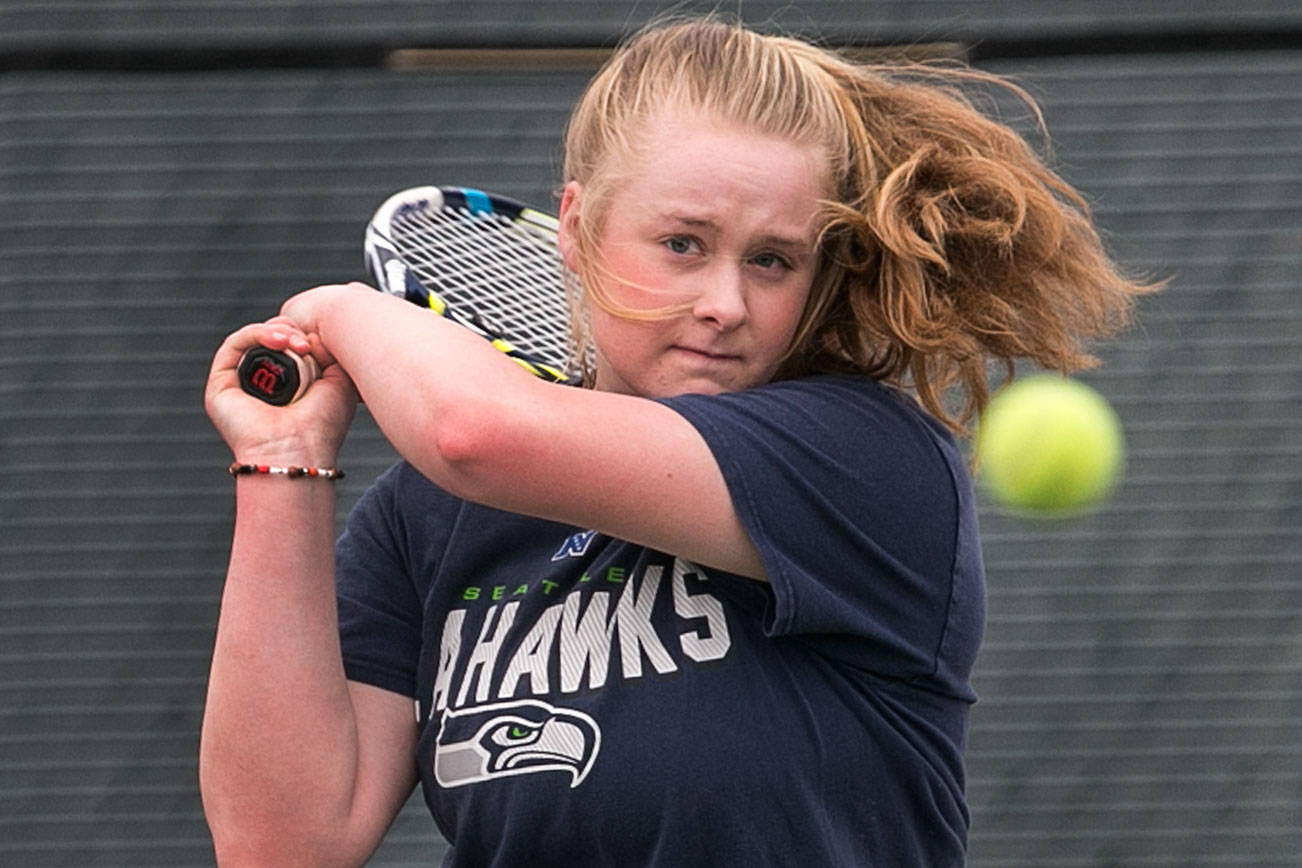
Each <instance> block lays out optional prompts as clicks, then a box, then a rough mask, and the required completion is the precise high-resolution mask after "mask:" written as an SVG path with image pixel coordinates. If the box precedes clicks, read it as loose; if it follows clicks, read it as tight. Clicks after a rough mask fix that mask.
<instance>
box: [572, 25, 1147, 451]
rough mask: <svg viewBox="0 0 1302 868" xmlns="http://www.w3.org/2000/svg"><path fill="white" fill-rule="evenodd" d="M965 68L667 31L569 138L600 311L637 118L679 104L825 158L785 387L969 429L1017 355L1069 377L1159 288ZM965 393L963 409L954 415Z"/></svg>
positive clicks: (586, 102) (649, 37)
mask: <svg viewBox="0 0 1302 868" xmlns="http://www.w3.org/2000/svg"><path fill="white" fill-rule="evenodd" d="M970 83H976V84H985V85H994V86H997V87H1000V88H1004V89H1006V90H1008V91H1011V92H1012V93H1014V94H1015V95H1016V96H1017V97H1019V98H1020V99H1021V100H1023V101H1024V102H1025V103H1026V104H1027V105H1028V106H1030V107H1031V109H1032V110H1033V111H1034V114H1035V117H1036V118H1037V120H1038V119H1039V112H1038V109H1037V108H1036V107H1035V103H1034V101H1033V100H1032V99H1031V98H1030V97H1029V95H1027V94H1026V93H1025V92H1024V91H1023V90H1021V89H1020V88H1018V87H1017V86H1016V85H1013V84H1011V83H1009V82H1006V81H1004V80H1003V79H1000V78H998V77H996V76H993V75H989V74H986V73H982V72H979V71H975V70H971V69H960V68H938V67H932V66H920V65H912V66H907V67H905V66H884V65H861V64H856V63H853V62H851V61H849V60H846V59H845V58H842V57H840V56H839V55H837V54H835V53H832V52H830V51H827V50H824V49H821V48H819V47H816V46H814V45H811V44H809V43H807V42H804V41H801V40H798V39H792V38H788V37H782V36H768V35H762V34H758V33H755V32H753V31H751V30H747V29H745V28H744V27H741V26H740V25H736V24H732V23H728V22H725V21H722V20H720V19H718V18H714V17H709V18H702V19H693V20H688V21H678V22H673V23H668V24H660V25H654V26H652V27H650V28H648V29H646V30H644V31H642V32H641V33H639V34H637V35H636V36H634V37H633V38H632V39H631V40H630V41H629V42H627V43H626V44H625V45H623V46H622V47H621V48H620V50H618V51H617V52H616V53H615V55H614V56H613V57H612V58H611V59H610V60H609V61H608V62H607V64H606V65H605V66H604V67H603V68H602V69H601V71H600V72H599V73H598V74H597V76H596V77H595V78H594V79H593V80H592V82H591V83H590V84H589V86H588V89H587V90H586V91H585V93H584V95H583V97H582V98H581V99H580V101H579V103H578V105H577V106H576V108H575V110H574V113H573V115H572V116H571V119H570V123H569V126H568V129H567V132H566V138H565V164H564V179H565V180H566V181H578V182H580V183H581V184H582V185H583V187H584V195H583V197H582V201H581V203H580V209H579V214H578V220H577V227H578V231H577V237H576V239H575V241H576V254H577V257H578V260H579V263H580V265H579V272H580V273H579V278H580V280H581V281H582V283H583V288H584V289H586V290H587V298H588V299H589V300H591V301H592V302H593V303H596V304H598V305H601V306H602V307H605V308H606V309H608V310H611V311H612V312H614V313H617V314H628V313H629V312H625V311H620V310H618V309H617V308H616V307H615V306H614V305H613V304H612V303H611V302H610V300H609V299H608V298H606V297H605V296H604V294H603V293H602V291H601V288H600V287H601V284H602V281H601V280H600V279H599V271H600V257H599V255H598V252H599V248H598V245H597V243H596V239H597V236H598V234H599V232H600V229H601V226H602V221H603V219H604V216H605V207H606V204H607V203H608V201H609V198H610V192H611V189H612V188H613V186H614V185H615V184H617V183H618V180H619V179H618V168H619V166H620V165H621V164H622V161H624V160H625V159H626V158H627V157H628V156H629V155H630V154H634V153H636V148H637V145H638V136H639V134H640V132H641V130H642V129H644V124H645V123H647V121H648V119H649V118H650V117H651V116H652V115H653V114H654V113H655V112H656V111H657V110H660V109H662V108H664V107H666V106H669V107H685V108H691V109H695V110H699V111H701V112H702V113H705V114H709V115H712V116H715V117H718V118H720V119H723V120H727V121H732V122H737V123H740V124H743V125H746V126H750V127H752V128H754V129H756V130H757V131H761V132H764V133H768V134H772V135H777V136H782V137H786V138H788V139H790V140H792V141H795V142H799V143H802V144H809V145H813V146H815V147H817V148H819V149H820V150H821V152H822V153H823V154H825V155H826V158H827V166H828V169H829V173H830V178H829V181H830V187H829V189H830V190H831V191H832V195H833V197H834V198H832V199H831V200H829V201H827V202H825V203H824V224H823V227H822V232H821V234H820V236H819V248H820V250H819V254H820V255H819V268H818V271H817V274H816V276H815V278H814V283H813V287H812V289H811V292H810V297H809V301H808V303H807V304H806V308H805V311H804V313H803V315H802V318H801V322H800V324H799V326H798V328H797V331H796V336H795V338H794V339H793V342H792V345H791V347H790V349H789V351H788V353H787V356H786V358H785V361H784V363H783V365H782V367H781V368H780V370H779V372H778V378H779V379H789V378H793V377H799V376H807V375H811V374H818V373H851V374H859V375H864V376H869V377H873V378H874V379H877V380H881V381H883V382H886V383H890V384H892V385H895V386H899V387H901V388H905V389H909V390H912V391H913V392H914V393H915V394H916V396H917V398H918V400H919V401H920V402H921V404H922V405H923V406H924V407H925V408H926V409H927V410H928V411H929V412H931V413H932V414H933V415H935V416H936V417H937V418H939V419H940V420H941V421H943V422H944V423H945V424H946V425H948V426H949V427H950V428H951V429H953V430H954V431H956V432H960V433H962V432H964V431H965V430H966V429H965V426H966V423H967V422H968V421H970V419H971V418H972V417H973V416H974V415H975V414H976V413H978V412H979V411H980V410H981V409H982V407H983V406H984V405H985V402H986V400H987V398H988V394H989V392H988V378H989V369H990V366H991V364H992V363H996V364H998V365H1001V366H1002V367H1003V369H1004V373H1005V376H1011V375H1012V372H1013V365H1014V361H1015V360H1016V359H1021V358H1025V359H1029V360H1031V361H1033V362H1034V363H1036V364H1037V365H1039V366H1041V367H1044V368H1048V369H1051V370H1057V371H1062V372H1068V371H1072V370H1077V369H1080V368H1085V367H1091V366H1093V365H1095V364H1097V359H1096V358H1095V357H1094V356H1092V355H1091V354H1090V353H1089V352H1088V350H1087V348H1086V343H1087V341H1089V340H1091V339H1094V338H1100V337H1106V336H1110V335H1113V334H1115V333H1116V332H1117V331H1118V330H1120V329H1121V328H1122V327H1124V326H1125V325H1126V324H1128V322H1129V321H1130V318H1131V316H1132V310H1133V305H1134V298H1135V296H1137V295H1139V294H1142V293H1144V292H1149V291H1152V290H1153V289H1155V288H1156V285H1154V284H1144V283H1141V282H1137V281H1134V280H1131V279H1129V278H1127V277H1125V276H1123V275H1122V274H1121V273H1120V271H1119V269H1118V268H1117V266H1116V265H1115V264H1114V263H1113V262H1112V260H1111V259H1110V258H1109V256H1108V255H1107V254H1106V252H1105V251H1104V249H1103V245H1102V243H1101V241H1100V238H1099V236H1098V233H1097V232H1096V231H1095V229H1094V227H1093V224H1092V221H1091V216H1090V209H1089V206H1088V204H1087V203H1086V202H1085V200H1084V199H1083V198H1082V197H1081V196H1080V194H1079V193H1077V192H1076V191H1075V190H1074V189H1073V188H1072V187H1071V186H1070V185H1069V184H1067V183H1066V182H1065V181H1064V180H1063V179H1062V178H1060V177H1059V176H1058V175H1056V174H1055V173H1054V172H1053V171H1051V170H1050V169H1049V168H1048V167H1046V166H1045V164H1044V162H1043V161H1042V160H1041V159H1040V158H1039V157H1038V156H1037V155H1036V154H1035V153H1034V151H1033V150H1032V149H1031V148H1030V147H1029V146H1028V145H1027V143H1026V142H1025V141H1024V140H1023V139H1022V138H1021V137H1020V136H1019V135H1018V134H1017V133H1016V132H1014V131H1013V130H1012V129H1010V128H1009V127H1008V126H1006V125H1004V124H1002V123H999V122H997V121H995V120H993V119H991V118H989V117H987V116H986V115H985V114H983V113H982V112H981V111H979V110H978V109H977V108H975V106H974V105H973V103H972V101H971V100H970V99H969V98H968V97H967V96H966V95H965V94H964V92H963V90H962V88H963V86H964V85H966V84H970ZM956 387H957V390H958V391H959V392H960V393H961V395H962V402H961V405H960V409H958V410H956V411H951V410H950V409H948V408H947V407H946V396H947V395H948V394H949V393H950V392H951V391H953V390H954V389H955V388H956Z"/></svg>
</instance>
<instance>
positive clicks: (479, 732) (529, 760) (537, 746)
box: [434, 699, 601, 787]
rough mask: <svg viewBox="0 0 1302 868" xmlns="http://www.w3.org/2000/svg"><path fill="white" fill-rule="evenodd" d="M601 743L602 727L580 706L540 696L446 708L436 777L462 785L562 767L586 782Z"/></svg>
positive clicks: (437, 747)
mask: <svg viewBox="0 0 1302 868" xmlns="http://www.w3.org/2000/svg"><path fill="white" fill-rule="evenodd" d="M600 747H601V729H600V728H599V727H598V726H597V722H596V721H595V720H593V719H592V718H591V717H589V716H588V715H586V714H584V713H583V712H581V711H575V710H574V709H569V708H556V707H554V706H552V705H548V704H547V703H546V702H540V701H538V700H536V699H523V700H519V701H517V702H500V703H496V704H494V705H480V706H475V707H473V708H462V709H457V710H455V711H454V710H448V711H445V712H444V713H443V722H442V724H441V725H440V727H439V735H438V740H437V742H436V743H435V746H434V778H435V780H437V781H438V783H439V785H440V786H443V787H459V786H462V785H464V784H472V783H475V782H476V781H485V780H489V779H491V778H500V777H506V776H508V775H527V774H536V773H539V772H548V771H559V772H566V773H568V774H569V775H570V786H571V787H577V786H578V785H579V784H581V783H583V779H584V778H585V777H587V774H588V771H589V770H590V769H591V768H592V763H593V761H594V760H596V758H597V750H598V749H599V748H600Z"/></svg>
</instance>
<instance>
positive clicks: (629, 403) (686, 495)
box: [418, 378, 765, 579]
mask: <svg viewBox="0 0 1302 868" xmlns="http://www.w3.org/2000/svg"><path fill="white" fill-rule="evenodd" d="M520 386H521V388H520V391H519V392H518V393H513V395H512V397H509V398H504V397H503V396H501V395H498V396H496V397H497V400H494V399H492V398H490V399H488V400H486V401H482V402H481V401H474V402H472V403H473V404H474V405H475V406H473V407H466V408H463V411H464V412H458V413H456V414H455V416H456V419H455V422H454V423H453V424H450V425H449V428H450V429H451V430H452V431H453V432H454V433H453V435H452V439H451V440H448V439H443V440H442V442H443V444H444V447H445V450H444V453H445V454H444V455H443V458H444V459H445V460H447V461H448V466H449V467H450V469H451V470H452V472H453V475H454V477H455V479H454V480H453V482H454V486H456V487H457V488H458V489H459V490H457V493H458V494H461V495H462V496H463V497H466V498H467V499H470V500H476V501H479V502H482V503H485V504H487V505H490V506H494V507H498V508H501V509H507V510H511V511H514V512H522V513H527V514H531V515H537V516H540V517H543V518H548V519H551V520H554V521H561V522H565V523H568V524H573V525H577V526H580V527H588V528H592V529H595V530H599V531H601V532H602V533H606V534H608V535H611V536H615V537H619V538H621V539H626V540H629V541H630V542H635V543H638V544H640V545H645V546H649V547H651V548H654V549H657V550H660V551H664V552H668V553H670V554H674V555H678V556H680V557H683V558H686V559H688V560H691V561H693V562H695V563H700V564H702V565H705V566H711V567H716V568H719V569H723V570H727V571H729V572H732V573H735V574H737V575H743V576H749V577H752V578H757V579H763V578H764V577H765V576H764V568H763V565H762V563H761V561H760V556H759V553H758V551H757V549H756V547H755V545H754V543H753V542H752V541H751V539H750V537H749V536H748V534H747V532H746V530H745V528H744V527H743V526H742V523H741V520H740V518H739V516H738V513H737V510H736V508H735V507H734V505H733V501H732V496H731V494H730V492H729V489H728V485H727V483H726V481H725V480H724V477H723V474H722V472H721V471H720V469H719V465H718V462H717V460H716V459H715V456H714V454H713V453H712V452H711V450H710V447H709V445H708V444H707V443H706V441H705V439H704V438H703V437H702V436H701V434H700V433H699V432H698V431H697V430H696V428H695V427H694V426H693V425H692V424H691V423H690V422H688V421H687V420H686V419H685V418H683V417H682V416H681V415H679V414H678V413H677V412H675V411H674V410H672V409H671V408H669V407H667V406H665V405H663V404H660V403H658V402H656V401H651V400H647V399H644V398H637V397H632V396H628V395H619V394H612V393H606V392H594V391H590V390H583V389H569V388H561V387H557V386H554V385H551V384H547V383H542V382H539V381H535V380H532V378H528V382H527V383H526V382H521V383H520ZM418 466H419V465H418Z"/></svg>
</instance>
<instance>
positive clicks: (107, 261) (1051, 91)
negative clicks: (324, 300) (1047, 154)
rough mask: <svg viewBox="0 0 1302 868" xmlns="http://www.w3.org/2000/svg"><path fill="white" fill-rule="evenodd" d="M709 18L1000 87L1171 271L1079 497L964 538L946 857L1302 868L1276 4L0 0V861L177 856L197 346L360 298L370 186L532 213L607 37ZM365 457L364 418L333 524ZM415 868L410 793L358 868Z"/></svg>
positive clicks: (208, 499) (430, 840) (197, 679)
mask: <svg viewBox="0 0 1302 868" xmlns="http://www.w3.org/2000/svg"><path fill="white" fill-rule="evenodd" d="M716 5H717V6H718V7H719V8H722V9H723V10H724V11H726V12H732V13H738V14H740V16H741V17H742V18H743V20H745V21H746V22H747V23H749V24H751V25H754V26H758V27H761V28H773V29H782V30H786V31H794V32H798V33H801V34H804V35H807V36H812V37H815V38H818V39H821V40H822V41H824V42H826V43H828V44H831V45H837V46H847V47H855V48H871V47H874V46H883V45H908V46H912V47H913V49H914V50H915V51H916V52H921V53H923V54H930V55H946V56H958V57H965V58H967V59H968V60H970V61H971V62H972V63H973V64H974V65H976V66H978V67H980V68H982V69H986V70H990V71H993V72H997V73H1002V74H1008V75H1012V76H1014V77H1016V79H1017V80H1018V81H1019V82H1021V83H1022V84H1023V85H1024V86H1026V87H1027V88H1028V89H1029V90H1030V91H1031V92H1032V93H1033V94H1034V95H1035V96H1036V97H1037V98H1038V99H1039V100H1040V101H1041V103H1042V105H1043V108H1044V111H1045V115H1046V119H1047V122H1048V126H1049V129H1050V132H1051V134H1052V136H1053V147H1054V154H1055V159H1056V161H1057V163H1056V164H1057V166H1058V168H1059V169H1060V171H1061V172H1062V173H1063V174H1064V175H1065V176H1066V177H1067V178H1068V179H1069V180H1070V181H1072V182H1073V183H1075V184H1076V185H1077V186H1078V187H1079V188H1080V189H1081V190H1082V191H1083V192H1084V193H1085V195H1086V196H1087V197H1089V199H1090V200H1091V202H1092V203H1093V204H1094V206H1095V208H1096V211H1097V215H1098V218H1099V221H1100V223H1101V225H1102V227H1103V228H1104V230H1105V231H1106V233H1107V235H1108V237H1109V240H1110V243H1111V245H1112V248H1113V250H1114V252H1115V253H1116V255H1117V256H1118V258H1120V260H1121V261H1122V262H1123V263H1125V265H1126V266H1127V267H1128V268H1129V269H1131V270H1133V271H1136V272H1140V273H1144V274H1148V275H1152V276H1156V277H1169V278H1171V280H1172V282H1171V284H1170V286H1169V288H1168V289H1167V291H1166V292H1165V293H1163V294H1161V295H1158V296H1155V297H1151V298H1148V299H1145V300H1144V302H1143V303H1142V305H1141V308H1140V316H1139V324H1138V326H1137V327H1136V328H1135V329H1134V330H1132V331H1131V332H1130V333H1129V334H1127V335H1126V336H1125V337H1124V338H1123V339H1122V340H1120V341H1118V342H1116V343H1114V344H1111V345H1109V346H1107V347H1106V348H1104V350H1103V352H1102V355H1103V358H1104V361H1105V364H1104V366H1103V368H1102V369H1100V370H1099V371H1097V372H1093V373H1090V374H1088V375H1085V376H1084V377H1082V379H1084V380H1085V381H1086V382H1089V383H1090V384H1091V385H1093V386H1095V387H1096V388H1098V389H1099V390H1100V391H1102V392H1103V394H1104V395H1105V396H1107V397H1108V398H1109V399H1110V400H1111V401H1112V402H1113V404H1114V406H1115V407H1116V408H1117V409H1118V411H1119V413H1120V415H1121V417H1122V419H1123V422H1124V424H1125V426H1126V430H1127V434H1128V438H1129V465H1128V474H1127V477H1126V480H1125V482H1124V484H1123V486H1122V487H1121V488H1120V490H1119V491H1118V493H1117V495H1116V497H1115V499H1114V500H1113V502H1112V503H1111V505H1110V506H1109V507H1108V508H1107V509H1105V510H1103V511H1101V512H1098V513H1096V514H1093V515H1090V516H1087V517H1084V518H1078V519H1074V520H1071V521H1064V522H1054V523H1045V522H1031V521H1027V520H1024V519H1018V518H1015V517H1012V516H1008V515H1004V514H1001V513H1000V512H998V511H997V510H995V509H994V508H993V507H990V506H986V507H984V508H983V510H982V516H981V518H982V524H983V529H984V532H985V533H984V539H985V552H986V559H987V566H988V572H989V593H990V616H989V628H988V633H987V639H986V644H985V647H984V651H983V653H982V656H981V658H980V661H979V664H978V674H977V681H976V686H977V689H978V691H979V692H980V694H981V702H980V703H979V704H978V705H977V706H976V708H975V711H974V717H973V732H972V737H971V744H970V751H969V772H970V781H969V796H970V801H971V808H972V815H973V820H972V832H971V847H970V864H971V865H973V866H990V868H993V866H1009V868H1011V866H1128V865H1141V866H1187V865H1218V866H1220V865H1252V866H1272V865H1302V822H1300V821H1302V460H1300V459H1302V433H1299V426H1300V425H1302V410H1300V409H1299V408H1300V407H1302V291H1300V290H1302V287H1300V286H1299V266H1302V4H1298V3H1296V2H1293V0H1237V2H1229V0H1226V2H1212V0H1183V2H1163V0H1039V2H1036V0H911V2H904V0H897V2H892V0H858V2H836V0H821V2H818V0H792V2H782V3H777V2H753V0H744V2H742V0H735V2H732V3H721V4H699V3H693V2H680V3H676V4H674V5H673V6H672V7H669V6H668V5H667V4H664V3H655V2H632V0H626V2H625V0H474V2H458V0H169V2H164V0H98V2H96V0H0V864H4V865H14V866H54V865H77V866H86V865H124V866H126V865H129V866H137V865H141V866H143V865H166V866H190V865H195V866H199V865H210V864H212V856H211V849H210V844H209V840H208V836H207V830H206V827H205V825H204V822H203V817H202V814H201V811H200V805H199V797H198V788H197V778H196V770H195V767H196V749H197V740H198V730H199V722H200V719H201V714H202V704H203V696H204V685H205V680H206V674H207V666H208V659H209V655H210V651H211V643H212V638H213V633H214V625H215V622H216V618H217V604H218V599H219V594H220V592H221V586H222V578H223V572H224V568H225V558H226V553H227V547H228V544H229V537H230V531H231V522H232V507H233V497H232V484H231V480H230V479H229V477H228V476H227V475H226V472H225V467H226V464H227V463H228V462H229V461H230V455H229V454H228V452H227V450H226V448H225V447H224V445H223V444H222V443H221V442H220V440H219V439H218V438H217V436H216V435H215V433H214V432H213V431H212V429H211V428H210V426H209V425H208V423H207V421H206V419H205V417H204V414H203V409H202V399H201V391H202V386H203V382H204V378H205V374H206V370H207V366H208V363H209V359H210V356H211V353H212V351H213V350H214V349H215V348H216V346H217V344H218V343H219V342H220V340H221V338H222V336H223V335H225V334H226V333H227V332H228V331H230V330H232V329H234V328H236V327H237V326H239V325H241V324H243V323H245V322H246V321H249V320H254V319H261V318H264V317H266V316H269V315H271V314H272V313H274V312H275V310H276V309H277V307H278V305H279V302H280V301H281V300H282V299H283V298H284V297H286V296H287V295H289V294H291V293H293V292H294V291H296V290H299V289H303V288H307V287H309V286H312V285H314V284H317V283H322V282H337V281H343V280H348V279H354V278H362V277H363V276H364V275H363V270H362V262H361V255H360V246H361V245H360V242H361V230H362V226H363V224H364V222H365V220H366V218H367V217H368V216H369V215H370V213H371V211H372V210H373V209H374V208H375V207H376V206H377V205H378V204H379V203H380V201H382V200H383V199H384V198H385V197H386V196H387V195H388V194H389V193H391V192H393V191H395V190H397V189H399V188H402V187H406V186H411V185H416V184H427V183H452V184H465V185H474V186H481V187H485V188H489V189H492V190H494V191H497V192H502V193H506V194H508V195H512V196H515V197H517V198H520V199H524V200H527V201H530V202H533V203H535V204H538V205H542V206H546V207H549V208H550V207H553V206H554V200H553V196H552V191H553V189H554V187H555V186H556V184H557V181H558V167H559V156H560V152H559V146H558V141H559V137H560V133H561V129H562V125H563V123H564V121H565V118H566V115H567V112H568V109H569V107H570V105H571V104H572V102H573V101H574V99H575V98H576V96H577V94H578V92H579V89H580V88H581V87H582V85H583V83H584V82H585V81H586V79H587V78H588V77H589V75H590V74H591V73H592V71H593V70H594V68H595V65H596V63H597V62H599V60H600V57H601V55H602V52H603V51H604V50H607V49H609V47H610V46H611V45H612V44H613V43H614V42H615V40H616V39H617V38H618V37H619V36H621V35H622V34H625V33H627V32H628V31H629V30H630V29H631V28H633V27H635V26H637V25H638V24H640V23H642V22H644V21H646V20H648V19H649V18H651V17H652V16H654V15H655V14H657V13H660V12H664V11H666V10H667V9H670V8H672V10H676V11H696V10H700V9H705V8H714V7H715V6H716ZM563 49H565V50H563ZM572 49H580V50H577V51H575V50H572ZM1007 110H1008V111H1009V115H1008V116H1007V119H1008V120H1010V121H1012V122H1014V123H1015V124H1023V123H1025V121H1026V117H1025V114H1026V113H1025V111H1024V110H1020V109H1017V108H1016V107H1015V106H1011V105H1010V106H1008V107H1007ZM1027 129H1029V127H1027ZM393 458H394V455H393V453H392V451H391V450H390V448H389V447H388V445H387V444H386V443H385V442H384V440H383V438H382V437H381V436H380V435H379V434H378V432H377V431H376V429H375V427H374V425H373V424H372V423H371V422H370V420H369V419H368V418H367V417H366V416H365V413H364V412H363V413H362V415H361V418H360V419H359V422H358V424H357V426H356V428H355V429H354V431H353V432H352V434H351V436H350V439H349V441H348V443H347V446H346V450H345V454H344V455H343V457H342V458H341V462H340V463H341V465H342V466H344V467H346V468H347V470H348V472H349V477H348V479H347V481H346V482H344V483H342V485H341V488H340V491H341V493H342V495H343V496H342V505H341V509H346V508H347V507H348V506H350V505H351V503H352V502H353V501H354V500H355V499H356V497H357V495H358V494H359V493H360V492H361V490H362V488H363V486H364V485H365V484H366V483H367V481H368V480H369V479H370V478H371V477H373V476H374V475H375V474H376V473H378V472H379V471H381V470H382V469H383V468H384V467H385V466H387V464H388V463H389V462H390V461H392V460H393ZM702 797H703V798H705V797H708V794H703V796H702ZM442 849H443V843H442V841H441V839H440V837H439V834H438V831H437V829H436V828H435V827H434V824H433V822H432V820H431V819H430V818H429V816H428V814H427V813H426V812H425V809H424V806H423V805H422V804H421V803H420V802H419V799H418V798H417V799H416V800H413V802H412V803H411V804H410V805H409V806H408V808H407V809H406V810H405V811H404V812H403V814H402V816H401V817H400V818H399V820H398V821H397V823H396V824H395V826H394V828H393V830H392V832H391V834H390V835H389V838H388V839H387V841H386V843H385V844H384V846H383V848H382V849H381V851H380V853H379V854H378V855H377V856H376V857H375V859H374V860H373V863H372V864H374V865H385V866H390V865H392V866H397V865H412V866H414V865H432V864H437V861H438V858H439V854H440V853H441V852H442Z"/></svg>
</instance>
